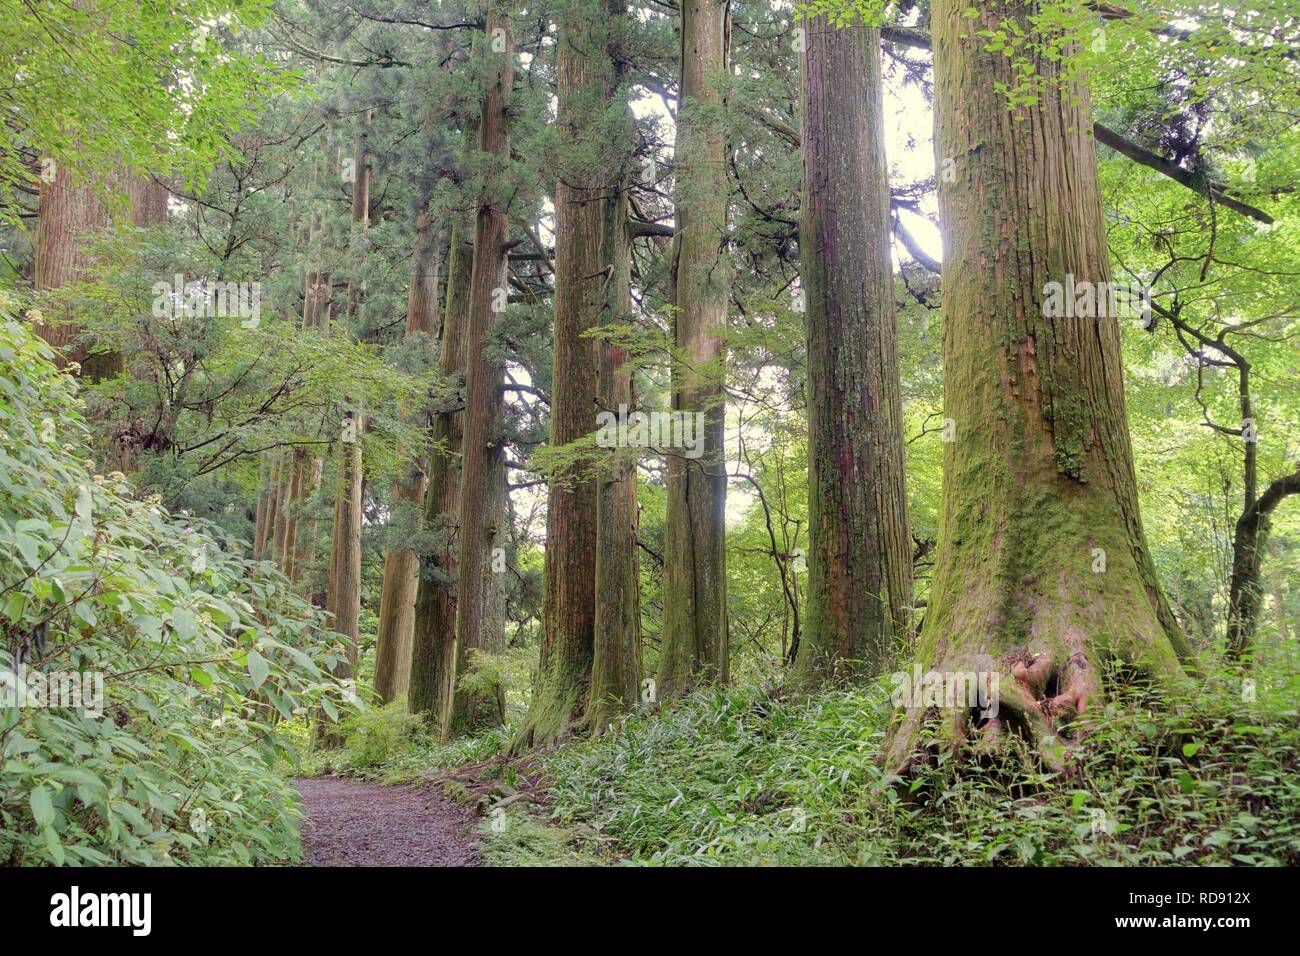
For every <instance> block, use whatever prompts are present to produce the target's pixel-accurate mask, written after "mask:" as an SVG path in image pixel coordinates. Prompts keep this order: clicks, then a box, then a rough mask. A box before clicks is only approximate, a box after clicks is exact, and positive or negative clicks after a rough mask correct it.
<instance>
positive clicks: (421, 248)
mask: <svg viewBox="0 0 1300 956" xmlns="http://www.w3.org/2000/svg"><path fill="white" fill-rule="evenodd" d="M431 188H432V183H431V182H430V183H428V184H427V185H426V186H425V187H423V188H422V189H421V194H420V200H419V210H418V211H417V213H416V228H415V242H414V249H413V255H412V257H411V281H410V288H409V291H408V294H407V299H406V338H407V339H411V338H413V337H415V336H419V335H434V334H435V333H436V331H437V325H438V321H437V315H438V272H439V268H440V266H441V255H442V251H441V249H442V235H443V234H442V230H441V229H440V228H438V224H436V223H434V222H433V221H432V219H431V218H430V216H429V208H428V207H429V194H430V191H431ZM408 414H409V413H408ZM424 464H425V463H424V460H423V456H417V457H413V458H412V460H411V462H410V463H409V465H408V466H407V470H406V474H405V475H404V476H403V477H402V478H401V479H399V480H397V481H394V482H393V483H392V485H391V487H390V489H389V494H388V505H389V511H390V513H391V514H393V515H396V516H398V520H400V521H408V520H412V519H413V518H414V515H415V511H416V509H417V508H418V507H419V505H420V502H422V501H423V500H424V493H425V479H426V474H425V470H424ZM419 566H420V562H419V558H418V557H417V556H416V553H415V551H414V550H412V549H411V548H408V547H394V548H390V549H389V551H388V553H387V554H386V555H385V556H384V586H383V591H382V592H381V594H380V598H379V631H378V634H377V637H376V649H375V693H376V695H378V697H379V699H380V701H382V702H383V703H385V704H387V703H389V702H390V701H392V700H395V699H396V698H397V697H399V696H401V695H402V694H403V693H405V692H406V690H407V684H408V681H409V677H410V668H411V640H412V633H413V631H414V628H415V597H416V589H417V586H418V583H419V570H420V567H419Z"/></svg>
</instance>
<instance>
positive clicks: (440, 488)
mask: <svg viewBox="0 0 1300 956" xmlns="http://www.w3.org/2000/svg"><path fill="white" fill-rule="evenodd" d="M464 232H465V227H464V225H463V224H460V223H457V224H455V225H454V226H453V227H452V234H451V243H450V247H449V252H448V264H447V299H446V308H445V311H444V312H443V321H442V341H441V343H440V346H439V352H438V369H439V371H440V372H441V373H442V376H443V378H445V379H447V380H449V381H456V382H458V383H459V393H458V395H457V396H455V401H451V402H448V403H444V406H443V407H438V408H435V409H434V412H433V423H432V427H431V428H430V441H431V444H432V449H433V450H432V453H431V457H430V462H429V484H428V488H427V489H426V491H425V502H424V531H425V534H426V535H427V536H428V539H429V541H430V545H429V550H428V551H427V552H425V553H424V554H423V555H422V556H421V566H420V574H419V583H418V586H417V592H416V599H415V627H414V632H413V634H412V640H411V679H410V687H409V690H408V693H407V705H408V707H409V709H410V711H411V713H413V714H424V715H425V716H426V718H427V720H428V722H429V724H430V726H432V727H433V728H435V729H436V730H437V731H438V732H439V733H440V734H442V733H445V732H446V722H447V720H448V718H449V717H450V714H451V688H452V681H453V679H454V677H455V672H456V562H457V558H458V557H459V552H460V543H459V541H458V540H457V536H456V530H457V528H458V527H459V521H460V494H461V482H460V473H461V468H460V460H461V441H462V435H463V431H464V412H463V411H462V410H461V409H462V407H463V404H464V381H465V325H466V318H467V310H468V307H469V292H470V279H471V271H472V266H473V261H474V249H473V246H471V245H470V244H469V243H466V242H462V241H461V237H462V236H463V235H464Z"/></svg>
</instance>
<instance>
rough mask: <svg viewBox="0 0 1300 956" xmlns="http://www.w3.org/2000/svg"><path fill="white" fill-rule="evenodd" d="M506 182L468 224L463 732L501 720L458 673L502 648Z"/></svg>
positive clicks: (489, 151) (493, 61) (460, 637)
mask: <svg viewBox="0 0 1300 956" xmlns="http://www.w3.org/2000/svg"><path fill="white" fill-rule="evenodd" d="M510 31H511V24H510V18H509V17H508V16H507V15H506V14H505V13H504V12H503V11H502V10H501V8H500V7H498V6H497V5H495V4H492V5H489V7H488V9H487V13H486V16H485V37H484V42H483V45H482V55H483V56H484V57H485V58H486V61H487V76H486V78H485V80H484V83H485V86H484V91H483V106H482V110H481V111H480V117H479V130H478V132H479V152H480V153H482V154H483V155H484V158H485V159H486V158H490V159H491V160H492V161H493V163H494V169H498V170H499V169H500V168H501V167H502V166H504V165H505V164H506V163H508V162H509V159H510V90H511V86H512V85H513V83H514V75H515V70H514V48H513V39H512V37H511V32H510ZM507 195H508V190H506V189H505V188H504V183H503V182H502V177H501V176H500V174H499V173H493V174H491V175H489V176H488V178H487V181H486V183H485V186H484V190H483V193H482V195H481V196H480V197H479V201H478V212H477V215H476V219H475V225H474V265H473V268H472V272H471V275H470V288H469V302H468V310H467V317H468V319H467V325H466V329H465V355H466V366H467V367H466V382H465V433H464V441H463V446H462V447H463V455H462V458H461V488H462V493H461V496H460V528H459V529H458V535H459V542H460V553H459V557H458V560H457V565H458V567H459V568H460V573H459V574H458V575H457V582H456V680H455V684H454V687H453V694H452V708H451V719H450V724H449V730H450V733H452V734H461V733H469V732H472V731H474V730H477V729H480V728H482V727H489V726H497V725H499V724H501V723H502V722H503V721H504V720H505V693H504V690H503V689H502V688H501V687H500V686H499V685H495V684H493V685H492V686H485V683H484V682H480V681H472V682H469V681H467V680H466V679H465V678H467V677H468V676H469V674H470V671H471V668H473V667H474V665H475V663H476V662H475V660H474V657H475V654H476V653H487V654H499V653H501V652H503V651H504V650H505V630H504V619H503V618H502V616H501V611H500V606H501V600H500V599H501V597H502V595H503V594H504V591H503V582H502V581H501V577H502V575H501V574H499V573H497V572H496V571H495V570H494V569H493V564H494V562H493V555H494V552H495V549H497V548H500V549H502V553H504V548H505V544H506V539H507V534H506V527H505V507H504V505H505V501H504V499H505V449H504V447H503V445H502V439H501V435H500V434H499V430H500V424H501V417H502V414H503V402H502V384H503V372H504V369H503V367H502V365H501V363H500V362H499V361H498V360H497V359H494V358H493V357H492V356H491V355H490V354H489V351H488V346H489V340H490V338H491V334H492V330H493V327H494V325H495V322H496V317H497V315H498V308H499V307H500V305H501V304H503V300H504V299H505V293H506V288H507V252H508V249H509V241H510V221H509V213H508V212H507V210H506V208H505V203H506V199H507Z"/></svg>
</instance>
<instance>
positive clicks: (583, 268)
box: [517, 0, 637, 749]
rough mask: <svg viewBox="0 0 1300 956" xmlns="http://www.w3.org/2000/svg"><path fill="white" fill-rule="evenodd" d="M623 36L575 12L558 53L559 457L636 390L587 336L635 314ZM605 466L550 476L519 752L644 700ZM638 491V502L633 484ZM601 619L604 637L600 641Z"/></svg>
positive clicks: (617, 25)
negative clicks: (537, 633)
mask: <svg viewBox="0 0 1300 956" xmlns="http://www.w3.org/2000/svg"><path fill="white" fill-rule="evenodd" d="M624 23H625V17H624V16H623V10H622V7H621V5H619V4H617V3H611V2H609V0H577V2H574V3H572V4H570V5H569V6H568V7H567V8H566V10H565V14H564V17H563V19H562V20H561V22H560V35H559V42H558V43H557V45H556V54H555V60H556V66H555V73H556V97H557V108H558V115H559V123H558V126H559V133H560V158H559V172H558V175H557V176H556V183H555V334H554V342H555V359H554V375H553V384H552V388H551V437H550V442H551V444H552V445H553V446H556V447H559V446H564V445H567V444H569V443H571V442H575V441H578V440H580V439H583V438H585V437H589V436H590V435H591V434H592V432H593V431H594V430H595V426H596V420H595V415H596V412H597V411H599V410H600V409H601V408H603V407H607V406H606V405H605V403H606V402H607V401H608V402H613V403H614V407H615V409H616V408H617V404H618V403H619V402H623V403H627V402H628V401H629V400H630V385H631V379H630V376H629V373H628V372H627V371H626V370H622V369H620V368H619V367H618V366H619V364H621V363H620V360H619V359H618V358H617V357H616V355H615V353H616V352H617V350H616V349H611V348H609V347H607V346H606V345H604V344H603V343H598V342H597V341H596V340H595V339H593V338H592V337H591V335H590V333H591V332H592V330H593V329H595V328H596V327H598V326H599V325H600V324H601V323H602V322H603V321H606V320H609V321H618V320H622V319H624V318H625V317H626V313H627V311H628V310H629V305H630V300H629V282H630V272H629V270H630V262H631V259H630V255H631V254H630V247H629V246H628V243H629V238H628V233H627V199H626V193H625V185H626V184H625V177H626V168H627V164H628V159H629V156H630V151H631V148H632V145H633V143H632V139H631V129H630V128H629V127H628V126H627V125H626V122H625V117H624V113H623V111H622V110H618V109H617V108H616V107H615V105H614V98H615V96H616V95H618V94H619V88H618V83H619V78H620V76H621V72H622V67H621V64H620V63H619V62H618V60H617V56H618V50H617V44H618V43H619V41H620V40H621V38H622V35H623V25H624ZM611 125H612V127H613V129H611ZM611 134H612V136H613V138H614V141H613V142H610V136H611ZM598 353H599V356H598ZM602 367H603V368H604V369H605V372H606V376H605V381H606V383H607V384H608V388H607V389H606V390H605V391H603V392H602V391H601V389H600V384H599V382H598V376H599V370H600V368H602ZM620 384H621V385H622V386H624V387H623V388H622V390H620ZM611 457H613V456H611ZM605 462H606V459H605V457H604V456H603V453H602V457H601V458H600V466H598V465H597V462H595V461H593V460H592V459H588V458H584V459H581V460H578V461H575V462H572V463H570V464H568V465H567V466H566V467H565V468H563V469H561V470H559V471H558V473H556V474H555V475H553V476H552V480H551V483H550V495H549V498H548V503H547V520H546V542H547V546H546V562H545V566H544V570H543V581H544V583H543V593H542V622H543V623H542V642H541V657H540V662H539V667H538V678H537V686H536V689H535V691H534V694H533V698H532V703H531V706H530V708H529V713H528V719H527V721H526V722H525V725H524V728H523V731H522V733H521V734H520V738H519V741H518V744H517V746H518V747H520V748H521V749H522V748H525V747H532V746H539V747H541V746H549V745H550V744H552V743H554V742H555V741H556V740H558V739H559V738H560V737H562V736H564V735H565V734H566V733H568V732H569V731H570V729H571V728H572V727H573V726H574V725H575V723H576V722H577V721H578V720H580V719H581V718H582V717H583V716H584V713H585V714H586V715H587V716H588V718H589V720H590V721H591V722H592V724H593V725H594V726H596V727H597V728H599V727H602V726H603V725H604V724H605V723H606V722H607V720H608V716H609V714H610V713H611V712H617V711H618V710H620V709H622V708H623V707H625V706H628V705H630V703H631V702H632V701H633V700H635V691H634V690H633V691H632V692H631V693H629V692H628V691H627V689H626V686H625V685H628V684H629V680H630V684H631V686H632V688H635V685H636V680H637V676H636V675H635V674H632V675H631V676H630V678H629V677H628V676H627V675H626V674H625V673H624V672H625V671H626V670H627V669H628V668H629V667H630V666H633V665H634V663H635V661H634V655H635V650H634V649H633V648H634V646H635V643H636V630H635V623H634V622H633V621H632V620H631V618H630V617H629V616H628V614H627V609H628V603H627V602H628V599H629V594H630V592H629V588H630V589H632V590H634V589H635V585H636V581H635V578H629V576H628V575H629V569H630V568H633V567H635V539H634V538H631V537H630V536H629V529H630V528H632V527H634V524H633V522H634V517H633V514H634V513H629V511H628V502H627V501H626V500H625V499H626V495H627V489H628V482H629V473H628V471H627V468H626V462H625V461H623V462H618V461H612V462H610V464H611V468H612V470H609V471H605V470H604V469H603V465H604V464H605ZM631 481H632V485H631V487H632V489H633V494H635V477H634V476H633V477H632V478H631ZM632 505H633V506H634V505H635V501H634V500H633V502H632ZM602 515H603V516H604V522H603V530H604V532H605V535H604V539H603V540H602V539H601V536H600V531H601V525H602V522H601V517H602ZM602 559H603V560H602ZM602 565H603V568H602ZM602 570H603V574H604V580H603V581H602V580H600V578H601V574H602ZM632 599H633V600H635V598H634V597H633V598H632ZM602 606H603V607H602ZM602 610H603V621H602V626H603V627H605V628H607V631H606V632H605V633H604V634H601V633H598V631H597V618H598V616H601V615H602ZM598 646H600V647H601V648H602V651H603V653H602V654H601V660H600V667H601V674H600V681H599V683H600V687H599V688H598V689H597V690H596V692H598V693H599V694H600V696H601V699H602V702H601V704H600V705H599V706H596V705H595V704H594V701H593V700H592V699H591V696H590V695H591V693H592V692H593V673H592V667H593V662H594V660H595V656H596V648H597V647H598Z"/></svg>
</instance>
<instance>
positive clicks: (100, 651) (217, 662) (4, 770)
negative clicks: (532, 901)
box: [0, 295, 344, 864]
mask: <svg viewBox="0 0 1300 956" xmlns="http://www.w3.org/2000/svg"><path fill="white" fill-rule="evenodd" d="M15 305H16V303H15V302H14V300H13V298H12V297H10V296H7V295H6V296H5V297H4V299H3V301H0V321H3V325H0V365H2V366H3V369H2V371H0V436H3V443H2V444H0V554H3V555H4V559H3V561H0V595H2V596H3V604H2V608H3V610H2V613H3V617H2V618H0V624H2V625H3V644H0V671H10V672H12V671H14V670H18V662H17V661H16V657H17V656H18V655H19V654H21V655H22V656H23V657H24V658H25V660H24V662H23V663H24V664H25V669H24V672H25V673H26V674H27V676H28V677H31V676H32V675H33V672H40V673H43V674H46V675H52V674H57V673H62V674H69V675H76V676H78V677H79V678H81V680H82V681H83V683H84V682H86V681H93V679H94V676H95V675H98V677H99V678H101V679H102V681H103V684H102V687H103V695H102V715H97V713H98V712H99V711H100V709H101V708H100V707H99V706H98V705H97V704H95V702H94V701H93V700H87V699H86V698H82V699H80V700H69V699H60V700H59V701H57V702H58V703H62V704H72V706H57V707H56V706H49V707H46V706H5V705H4V703H3V702H0V753H2V759H3V764H2V765H0V833H3V837H0V860H8V861H10V862H16V863H45V864H48V863H55V864H64V863H67V864H94V863H133V864H160V863H178V864H237V863H246V864H247V863H256V862H266V861H274V860H288V859H293V858H294V857H295V856H296V854H297V848H298V837H297V827H296V812H295V798H294V795H293V792H292V788H291V787H289V786H288V785H287V783H286V782H285V781H284V780H283V779H282V778H280V777H278V776H276V775H275V774H273V773H272V772H271V770H272V767H273V765H274V763H275V761H276V760H277V759H280V760H288V761H291V762H292V761H293V760H295V756H294V753H293V750H292V748H291V747H289V746H288V745H287V744H286V742H285V741H284V740H283V739H282V738H281V736H280V735H279V734H278V732H277V726H276V725H277V722H278V721H280V720H282V719H285V718H289V717H292V716H293V715H295V714H304V713H306V712H307V711H308V709H309V708H314V707H317V706H319V707H321V708H324V710H325V711H326V712H327V713H332V714H337V713H338V712H339V711H340V710H341V709H342V708H343V707H344V690H343V688H342V687H340V686H339V684H338V683H337V682H336V681H335V680H334V679H333V678H331V677H330V676H329V675H328V673H327V670H326V669H327V668H328V667H332V666H333V664H334V663H335V662H336V661H337V660H338V655H337V645H335V644H334V642H333V641H332V640H330V638H329V636H328V633H327V632H326V631H325V629H324V626H323V618H322V615H321V614H320V613H319V612H318V611H316V610H315V609H314V608H312V607H311V606H310V605H308V604H306V603H305V602H304V601H303V600H302V599H301V598H299V597H298V596H297V595H295V594H294V593H293V591H292V590H291V588H290V586H289V583H288V582H287V581H286V580H285V579H284V578H283V577H282V576H281V575H279V574H278V573H277V572H275V571H274V570H273V569H272V568H271V567H270V566H269V565H267V564H255V563H253V562H252V561H250V560H249V559H248V558H247V557H246V556H245V555H244V552H243V548H242V545H241V544H240V543H239V542H237V541H235V540H233V539H231V538H229V537H226V536H225V535H224V534H222V533H221V532H220V531H219V530H218V529H215V528H213V527H211V526H209V525H206V524H204V523H203V522H199V521H187V520H184V519H183V518H180V517H174V516H172V515H169V514H168V513H167V512H166V511H165V510H164V509H163V508H162V507H161V506H160V505H159V504H158V501H157V499H156V497H151V498H146V499H144V500H136V499H133V498H132V497H131V496H130V489H129V487H128V486H127V485H126V484H125V482H124V481H123V480H121V477H120V476H116V475H110V476H108V477H107V478H105V477H103V476H100V475H92V474H91V473H90V471H89V465H88V463H87V462H85V461H83V460H82V459H81V458H80V457H79V454H78V452H77V450H76V448H77V446H78V445H79V444H80V443H81V442H82V441H83V440H84V432H85V424H84V422H83V421H82V419H81V417H80V413H79V412H78V410H77V404H78V399H77V398H76V394H75V387H74V385H73V383H72V380H71V379H70V378H68V377H67V376H65V375H64V374H62V373H61V372H59V371H58V370H56V369H55V367H54V366H53V364H52V363H51V361H50V352H49V349H48V348H47V346H46V345H45V344H44V343H43V342H41V341H40V340H38V339H35V338H34V337H33V336H32V335H31V334H30V332H29V330H28V329H27V328H26V327H24V326H23V325H20V324H19V323H18V322H16V321H14V320H13V313H14V309H15ZM42 634H43V635H44V638H45V640H44V642H43V643H42V642H41V641H40V640H39V636H40V635H42ZM11 680H12V677H11ZM35 702H37V701H33V700H32V699H29V698H26V697H24V698H22V699H19V698H17V697H15V698H14V699H13V700H12V701H10V703H16V704H20V705H22V704H30V703H35ZM55 702H56V701H50V703H55ZM77 704H80V705H81V706H76V705H77Z"/></svg>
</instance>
